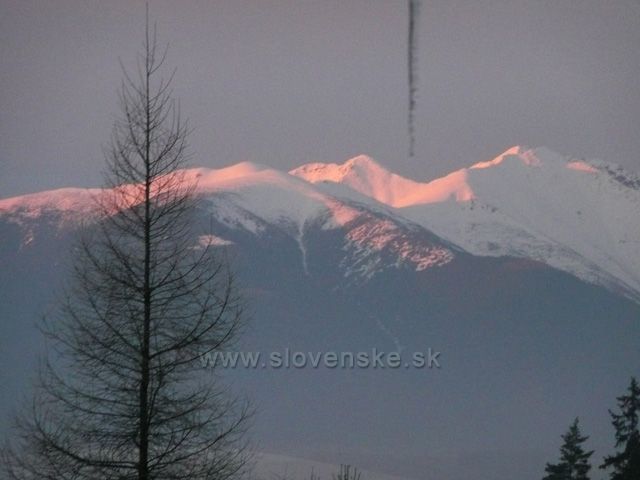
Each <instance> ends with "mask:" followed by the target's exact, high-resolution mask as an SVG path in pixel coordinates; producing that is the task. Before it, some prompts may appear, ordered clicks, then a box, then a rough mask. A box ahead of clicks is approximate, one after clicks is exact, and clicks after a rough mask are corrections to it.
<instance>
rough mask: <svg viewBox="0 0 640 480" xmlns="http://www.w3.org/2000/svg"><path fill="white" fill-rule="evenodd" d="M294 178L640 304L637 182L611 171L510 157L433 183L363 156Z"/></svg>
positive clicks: (528, 155)
mask: <svg viewBox="0 0 640 480" xmlns="http://www.w3.org/2000/svg"><path fill="white" fill-rule="evenodd" d="M290 173H291V174H292V175H296V176H298V177H300V178H304V179H306V180H307V181H309V182H311V183H314V184H316V185H318V187H319V188H320V189H326V190H334V191H335V188H332V186H333V185H335V184H339V185H343V186H346V187H348V188H349V189H350V190H355V191H357V192H359V193H361V194H363V195H366V196H368V197H370V198H372V199H375V200H377V201H379V202H381V203H384V204H386V205H388V206H390V207H393V208H394V209H395V211H396V212H397V213H398V214H399V215H402V216H403V217H405V218H407V219H410V220H413V221H415V222H417V223H419V224H420V225H422V226H424V227H425V228H427V229H429V230H430V231H432V232H433V233H435V234H436V235H438V236H440V237H442V238H444V239H447V240H449V241H450V242H451V243H453V244H455V245H458V246H459V247H461V248H463V249H464V250H466V251H468V252H469V253H472V254H474V255H481V256H503V255H507V256H514V257H522V258H529V259H532V260H536V261H540V262H543V263H546V264H548V265H550V266H552V267H555V268H558V269H560V270H563V271H566V272H568V273H571V274H573V275H576V276H577V277H579V278H581V279H583V280H585V281H587V282H590V283H594V284H598V285H602V286H606V287H607V288H610V289H612V290H615V291H618V292H621V293H623V294H624V295H626V296H629V297H630V298H634V299H636V300H637V299H638V298H640V297H639V292H640V180H639V179H638V177H636V176H635V175H633V174H630V173H628V172H625V171H623V170H622V169H621V168H619V167H617V166H615V165H612V164H607V163H604V162H599V161H591V162H587V161H584V160H577V159H572V158H568V157H562V156H560V155H558V154H556V153H554V152H552V151H550V150H547V149H545V148H538V149H532V150H531V149H526V148H524V147H513V148H511V149H509V150H507V151H506V152H505V153H503V154H502V155H500V156H498V157H496V158H495V159H493V160H491V161H487V162H481V163H476V164H475V165H472V166H471V167H469V168H464V169H461V170H458V171H455V172H453V173H451V174H449V175H447V176H445V177H443V178H439V179H437V180H433V181H431V182H428V183H420V182H416V181H413V180H409V179H405V178H402V177H400V176H398V175H395V174H393V173H390V172H388V171H386V170H385V169H384V168H383V167H381V166H380V165H378V164H377V163H376V162H375V161H373V160H372V159H370V158H368V157H364V156H361V157H356V158H354V159H352V160H349V161H347V162H346V163H344V164H342V165H336V164H321V163H313V164H308V165H304V166H302V167H299V168H297V169H295V170H292V171H291V172H290Z"/></svg>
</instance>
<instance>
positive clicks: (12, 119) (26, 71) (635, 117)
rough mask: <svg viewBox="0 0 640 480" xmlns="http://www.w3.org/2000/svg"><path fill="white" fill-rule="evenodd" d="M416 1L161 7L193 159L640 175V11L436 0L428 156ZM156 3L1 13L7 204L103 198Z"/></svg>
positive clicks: (426, 63) (430, 18)
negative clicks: (547, 155)
mask: <svg viewBox="0 0 640 480" xmlns="http://www.w3.org/2000/svg"><path fill="white" fill-rule="evenodd" d="M407 3H408V2H407V1H406V0H402V1H397V0H378V1H376V0H278V1H275V0H254V1H243V0H209V1H189V0H182V1H180V2H177V1H161V0H158V1H155V0H152V1H150V8H151V14H152V17H153V18H154V19H155V21H156V22H157V24H158V30H159V36H160V37H159V38H160V41H161V42H169V43H170V44H171V47H170V51H169V57H168V62H167V65H168V66H170V67H174V66H175V67H176V68H177V75H176V77H175V82H174V86H175V95H176V97H178V98H179V99H180V101H181V106H182V110H183V113H184V114H185V115H186V116H187V117H189V119H190V121H191V123H192V125H193V127H194V128H195V131H194V133H193V135H192V137H191V142H190V143H191V150H192V152H193V154H194V159H193V163H194V164H198V165H204V166H211V167H215V166H223V165H227V164H230V163H235V162H238V161H242V160H250V161H254V162H259V163H264V164H268V165H272V166H274V167H277V168H282V169H289V168H292V167H294V166H297V165H300V164H302V163H305V162H309V161H342V160H345V159H347V158H349V157H352V156H355V155H356V154H359V153H366V154H369V155H371V156H373V157H374V158H376V159H377V160H378V161H379V162H380V163H382V164H384V165H386V166H387V167H389V168H390V169H392V170H395V171H398V172H399V173H402V174H405V175H410V176H413V177H416V178H421V179H427V178H433V177H435V176H439V175H442V174H444V173H446V172H449V171H451V170H453V169H456V168H459V167H462V166H466V165H468V164H470V163H473V162H476V161H479V160H484V159H489V158H492V157H494V156H496V155H497V154H499V153H501V152H502V151H503V150H505V149H506V148H507V147H509V146H511V145H514V144H525V145H529V146H541V145H545V146H548V147H550V148H552V149H554V150H557V151H559V152H561V153H565V154H571V155H576V156H585V157H591V158H593V157H595V158H604V159H606V160H610V161H614V162H617V163H621V164H623V165H624V166H626V167H628V168H631V169H634V170H640V155H639V154H638V152H640V1H638V0H614V1H613V0H612V1H602V0H575V1H574V0H464V1H461V0H446V1H445V0H438V1H435V0H433V1H429V0H423V2H422V10H421V17H420V19H419V40H420V45H419V51H418V57H419V93H418V111H417V115H416V121H417V126H416V132H417V143H416V158H415V159H413V160H409V159H408V158H407V150H408V142H407V133H406V116H407V80H406V76H407V75H406V59H407V52H406V39H407ZM143 29H144V2H142V1H132V0H118V1H115V0H111V1H105V0H100V1H97V0H92V1H89V0H82V1H81V0H56V1H51V0H46V1H45V0H43V1H34V0H0V59H1V62H0V65H1V68H0V107H1V108H0V197H7V196H11V195H15V194H19V193H26V192H31V191H37V190H41V189H45V188H54V187H60V186H70V185H78V186H89V185H96V184H99V183H100V181H101V175H100V172H101V169H102V168H103V157H102V153H101V145H103V144H105V143H106V142H107V140H108V138H109V134H110V129H111V124H112V122H113V119H114V117H115V115H116V114H117V113H118V109H117V97H116V91H117V88H118V86H119V83H120V78H121V72H120V69H119V65H118V58H122V60H123V62H124V63H125V64H128V65H130V64H131V61H132V60H133V59H134V58H135V54H136V52H137V51H138V50H139V48H140V46H141V41H142V36H143Z"/></svg>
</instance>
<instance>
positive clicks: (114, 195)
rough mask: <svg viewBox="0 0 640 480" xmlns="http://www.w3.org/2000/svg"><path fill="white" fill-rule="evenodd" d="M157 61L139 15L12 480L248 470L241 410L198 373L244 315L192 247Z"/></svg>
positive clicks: (7, 455) (166, 88)
mask: <svg viewBox="0 0 640 480" xmlns="http://www.w3.org/2000/svg"><path fill="white" fill-rule="evenodd" d="M165 56H166V50H164V51H159V50H158V48H157V41H156V35H155V28H152V29H151V31H150V28H149V22H148V14H147V22H146V31H145V42H144V49H143V52H142V54H141V55H139V57H138V71H137V75H138V76H137V77H136V76H131V75H129V74H127V72H126V70H125V78H124V80H123V85H122V88H121V91H120V102H121V108H122V118H121V119H120V120H119V121H117V122H116V124H115V125H114V130H113V135H112V141H111V144H110V147H109V148H108V149H106V155H107V179H108V180H107V187H108V188H105V189H104V191H103V194H101V195H100V196H99V198H98V199H97V200H98V202H97V203H98V210H99V219H98V221H97V222H95V223H93V224H92V226H90V227H88V228H87V231H86V232H85V234H84V235H83V238H82V240H81V241H80V242H79V244H78V245H77V246H76V248H75V252H74V268H73V271H72V273H73V278H72V281H71V282H70V285H69V288H68V289H67V292H66V295H65V298H64V300H63V301H62V302H61V308H60V309H59V312H58V314H57V315H55V316H54V317H53V318H51V319H49V320H47V321H45V324H44V328H43V330H44V332H45V334H46V336H47V338H48V339H49V340H50V345H51V349H50V351H49V353H48V356H47V360H46V361H45V362H44V363H43V366H42V368H41V373H40V376H39V381H38V382H37V384H36V386H35V389H34V390H35V391H34V400H33V402H32V405H30V407H29V408H27V409H26V411H25V412H24V413H23V414H22V415H21V416H20V417H19V419H18V421H17V430H16V432H17V436H16V438H15V439H14V441H12V442H11V443H10V444H9V445H8V446H7V447H6V448H5V449H4V450H3V466H4V470H5V472H6V474H7V475H8V477H9V478H12V479H16V480H31V479H51V480H53V479H55V480H85V479H87V480H89V479H91V480H96V479H120V480H122V479H137V480H150V479H154V480H161V479H171V480H180V479H216V480H225V479H228V478H232V477H234V476H236V475H238V474H239V472H241V470H242V468H243V466H244V465H245V462H246V455H245V452H246V449H245V442H244V430H245V428H244V426H245V422H246V420H247V417H248V411H247V407H246V404H245V402H242V401H240V400H237V399H234V398H233V397H230V396H229V395H227V392H226V391H225V389H224V388H220V387H217V386H216V385H217V383H218V382H214V381H212V379H211V378H208V379H205V378H203V375H204V372H203V371H202V370H201V369H198V366H199V365H200V358H201V356H202V355H206V354H207V353H209V352H212V351H215V350H220V349H224V348H227V347H228V345H229V344H230V342H232V341H233V340H234V338H235V337H236V334H237V332H238V329H239V327H240V325H241V319H242V317H243V315H242V308H241V303H240V301H239V298H238V297H237V296H236V294H235V292H236V289H235V287H234V283H233V281H232V277H231V275H230V273H229V271H228V269H227V268H226V267H225V264H224V262H220V261H218V260H217V258H216V257H215V256H214V255H213V252H211V251H210V250H209V246H208V245H206V244H205V245H195V243H196V242H195V240H194V233H193V228H192V225H193V217H192V213H193V211H194V208H195V207H196V203H197V197H196V195H195V190H194V187H195V184H194V183H193V182H194V181H195V180H193V179H190V178H188V176H187V174H186V173H185V171H184V170H182V168H183V167H184V165H185V161H186V147H187V144H186V137H187V134H188V127H187V125H186V123H185V122H183V121H182V120H181V118H180V113H179V109H178V108H177V106H176V105H175V103H174V101H173V100H172V98H171V90H170V84H171V79H172V77H173V75H170V76H169V77H168V79H166V80H165V79H163V78H162V77H161V73H160V70H161V67H162V65H163V63H164V60H165ZM123 70H124V69H123Z"/></svg>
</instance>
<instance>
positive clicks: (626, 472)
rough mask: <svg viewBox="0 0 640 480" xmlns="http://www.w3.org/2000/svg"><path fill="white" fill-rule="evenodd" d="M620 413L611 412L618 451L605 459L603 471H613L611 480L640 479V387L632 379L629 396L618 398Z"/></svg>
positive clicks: (602, 466) (628, 390)
mask: <svg viewBox="0 0 640 480" xmlns="http://www.w3.org/2000/svg"><path fill="white" fill-rule="evenodd" d="M617 400H618V408H619V409H620V413H614V412H612V411H611V410H609V414H610V415H611V418H612V422H611V423H612V424H613V426H614V428H615V430H616V435H615V436H616V449H617V452H616V453H615V454H613V455H609V456H607V457H605V459H604V463H603V464H602V465H601V466H600V468H602V469H611V470H612V471H611V474H610V477H609V478H611V480H638V479H640V431H639V430H638V415H639V414H640V385H638V381H637V380H636V379H635V378H634V377H632V378H631V383H630V384H629V388H628V389H627V394H625V395H622V396H620V397H618V398H617Z"/></svg>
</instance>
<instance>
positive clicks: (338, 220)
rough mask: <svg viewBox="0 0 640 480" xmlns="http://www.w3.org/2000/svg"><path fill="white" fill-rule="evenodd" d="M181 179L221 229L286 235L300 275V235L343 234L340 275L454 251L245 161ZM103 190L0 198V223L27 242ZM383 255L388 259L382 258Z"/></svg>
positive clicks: (79, 213)
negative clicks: (293, 247) (293, 245)
mask: <svg viewBox="0 0 640 480" xmlns="http://www.w3.org/2000/svg"><path fill="white" fill-rule="evenodd" d="M184 178H185V180H186V181H187V182H190V181H195V182H197V187H196V192H197V194H198V195H199V196H201V197H202V199H203V205H206V206H207V207H206V215H213V217H214V218H215V219H216V220H218V221H219V222H220V223H222V224H223V225H225V226H227V227H229V228H232V229H242V230H244V231H247V232H250V233H251V234H254V235H261V234H262V233H263V232H266V231H268V230H269V229H274V228H275V229H277V230H278V231H280V232H284V233H285V234H286V235H288V236H289V237H291V238H292V239H293V240H294V241H295V242H296V243H297V245H298V247H299V250H300V253H301V261H302V263H303V267H304V269H305V271H306V270H307V260H308V259H307V247H306V243H305V242H306V240H305V236H306V235H307V233H308V232H309V231H310V230H313V229H320V230H336V229H341V231H342V233H343V235H344V245H343V251H344V259H343V260H342V263H341V266H342V267H343V269H344V272H345V276H351V275H357V276H359V277H364V278H370V277H371V276H372V275H373V274H375V273H376V272H377V271H379V270H381V269H384V268H389V267H400V266H401V265H409V266H411V267H412V268H414V269H416V270H424V269H426V268H429V267H433V266H439V265H444V264H446V263H448V262H449V261H451V260H452V259H453V252H452V251H451V250H450V249H449V248H448V247H447V246H445V245H443V244H442V243H439V242H438V239H436V238H435V237H434V236H433V235H431V234H430V233H429V232H423V233H424V234H416V228H419V227H418V226H417V225H415V224H411V222H409V221H407V220H406V219H404V218H403V217H398V216H396V215H393V214H390V213H389V212H388V211H387V212H385V211H384V210H385V209H384V207H383V208H373V207H371V206H367V205H364V204H362V203H358V202H353V201H346V200H344V199H342V200H339V199H337V198H336V197H334V196H332V195H330V194H327V193H323V192H321V191H320V190H319V189H318V188H317V187H316V186H314V185H312V184H311V183H309V182H307V181H304V180H302V179H300V178H297V177H295V176H292V175H289V174H287V173H283V172H279V171H277V170H274V169H271V168H268V167H265V166H262V165H257V164H252V163H248V162H244V163H239V164H237V165H233V166H230V167H227V168H221V169H207V168H194V169H190V170H185V171H184ZM130 187H131V186H126V187H124V189H125V190H127V189H131V190H132V191H134V192H135V186H133V188H130ZM105 193H107V194H108V193H109V192H108V191H103V190H100V189H94V190H83V189H62V190H54V191H49V192H41V193H37V194H33V195H25V196H21V197H14V198H9V199H4V200H0V220H5V221H8V222H10V223H14V224H17V225H19V226H20V227H21V228H22V229H23V235H24V240H23V245H27V244H29V243H30V242H31V241H33V240H34V238H35V236H36V233H34V232H35V228H34V226H35V225H37V224H38V222H42V221H44V220H46V222H48V223H53V224H55V226H56V227H57V228H65V227H68V226H72V225H73V224H74V223H77V221H78V220H80V219H87V218H91V215H92V214H93V213H94V211H95V210H94V209H95V208H96V205H97V204H96V202H95V200H96V198H95V197H99V196H100V195H102V194H105ZM136 197H137V195H133V196H132V198H136ZM378 206H379V207H382V206H381V205H378ZM213 233H215V232H213ZM419 233H422V232H419ZM194 243H195V244H196V246H202V245H203V244H210V245H215V246H222V245H229V244H230V243H231V242H230V241H229V240H228V239H225V238H221V237H218V236H216V235H215V234H208V235H201V236H200V237H199V238H198V239H194ZM388 254H389V255H391V256H392V258H391V259H384V260H383V256H385V255H388Z"/></svg>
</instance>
